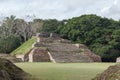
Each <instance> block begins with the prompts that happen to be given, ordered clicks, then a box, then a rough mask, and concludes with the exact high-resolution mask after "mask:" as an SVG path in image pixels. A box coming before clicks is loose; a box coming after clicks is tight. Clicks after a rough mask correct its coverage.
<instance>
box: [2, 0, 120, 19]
mask: <svg viewBox="0 0 120 80" xmlns="http://www.w3.org/2000/svg"><path fill="white" fill-rule="evenodd" d="M119 4H120V0H0V18H1V19H2V18H3V17H6V16H10V15H15V16H16V17H19V18H26V19H27V18H28V16H27V15H30V16H31V18H42V19H49V18H52V19H53V18H56V19H59V20H61V19H68V18H72V17H76V16H81V15H82V14H97V15H100V16H105V17H108V18H113V19H116V20H118V19H120V5H119Z"/></svg>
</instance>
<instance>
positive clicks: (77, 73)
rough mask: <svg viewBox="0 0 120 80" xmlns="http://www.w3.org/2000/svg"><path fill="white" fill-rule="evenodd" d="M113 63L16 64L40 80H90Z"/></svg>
mask: <svg viewBox="0 0 120 80" xmlns="http://www.w3.org/2000/svg"><path fill="white" fill-rule="evenodd" d="M114 64H115V63H61V64H60V63H16V65H17V66H19V67H20V68H22V69H23V70H24V71H26V72H28V73H30V74H32V75H34V76H35V77H37V78H39V79H40V80H91V79H92V78H93V77H95V75H96V74H98V73H101V72H102V71H103V70H105V69H107V68H108V67H109V66H110V65H114Z"/></svg>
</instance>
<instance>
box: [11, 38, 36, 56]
mask: <svg viewBox="0 0 120 80" xmlns="http://www.w3.org/2000/svg"><path fill="white" fill-rule="evenodd" d="M36 41H37V39H36V38H35V37H32V38H31V39H29V40H28V41H26V42H25V43H23V44H22V45H21V46H20V47H18V48H17V49H16V50H14V51H13V52H12V53H11V55H16V54H26V53H27V52H28V51H29V50H30V49H31V48H32V44H33V43H34V42H36Z"/></svg>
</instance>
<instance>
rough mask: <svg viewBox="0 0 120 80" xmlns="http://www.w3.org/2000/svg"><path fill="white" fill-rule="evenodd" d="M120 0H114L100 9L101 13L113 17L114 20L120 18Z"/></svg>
mask: <svg viewBox="0 0 120 80" xmlns="http://www.w3.org/2000/svg"><path fill="white" fill-rule="evenodd" d="M119 4H120V1H119V0H114V2H113V4H112V5H110V6H107V7H104V8H103V9H101V15H103V16H106V17H109V18H113V19H116V20H119V19H120V5H119Z"/></svg>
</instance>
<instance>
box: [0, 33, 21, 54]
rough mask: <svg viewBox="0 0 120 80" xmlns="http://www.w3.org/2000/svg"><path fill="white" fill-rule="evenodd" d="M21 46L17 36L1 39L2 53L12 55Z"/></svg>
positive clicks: (0, 48)
mask: <svg viewBox="0 0 120 80" xmlns="http://www.w3.org/2000/svg"><path fill="white" fill-rule="evenodd" d="M19 45H20V38H19V36H16V35H10V36H7V37H6V38H1V39H0V53H10V52H11V51H13V50H14V49H16V48H17V47H18V46H19Z"/></svg>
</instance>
